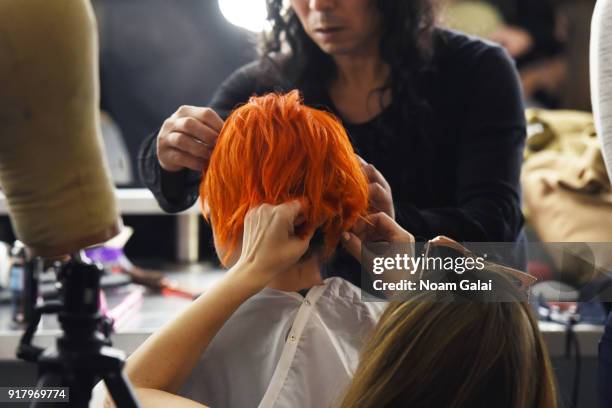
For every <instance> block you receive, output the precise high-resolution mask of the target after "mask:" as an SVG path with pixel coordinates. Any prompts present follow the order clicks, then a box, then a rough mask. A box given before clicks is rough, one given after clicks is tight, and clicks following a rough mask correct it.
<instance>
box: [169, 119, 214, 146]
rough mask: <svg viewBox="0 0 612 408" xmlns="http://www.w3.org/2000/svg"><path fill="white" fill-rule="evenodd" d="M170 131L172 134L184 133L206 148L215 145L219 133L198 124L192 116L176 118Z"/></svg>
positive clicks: (202, 124)
mask: <svg viewBox="0 0 612 408" xmlns="http://www.w3.org/2000/svg"><path fill="white" fill-rule="evenodd" d="M172 130H173V131H174V132H179V133H185V134H187V135H189V136H192V137H193V138H195V139H197V140H199V141H201V142H202V143H204V144H206V145H207V146H214V145H215V144H216V143H217V138H218V136H219V132H218V131H217V130H215V129H213V128H212V127H210V126H208V125H206V124H204V123H202V122H200V121H199V120H197V119H195V118H194V117H192V116H188V117H184V118H178V119H176V120H175V121H174V123H173V126H172Z"/></svg>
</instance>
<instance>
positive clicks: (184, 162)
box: [166, 147, 205, 171]
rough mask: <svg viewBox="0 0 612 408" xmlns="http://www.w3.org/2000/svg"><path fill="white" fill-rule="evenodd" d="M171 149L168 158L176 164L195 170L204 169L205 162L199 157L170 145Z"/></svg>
mask: <svg viewBox="0 0 612 408" xmlns="http://www.w3.org/2000/svg"><path fill="white" fill-rule="evenodd" d="M169 149H170V151H169V152H168V153H167V154H166V157H167V160H168V161H169V162H172V163H173V164H175V165H178V166H181V167H186V168H188V169H191V170H194V171H202V170H203V169H204V165H205V162H204V160H203V159H201V158H199V157H195V156H192V155H191V154H189V153H186V152H184V151H182V150H179V149H175V148H172V147H170V148H169Z"/></svg>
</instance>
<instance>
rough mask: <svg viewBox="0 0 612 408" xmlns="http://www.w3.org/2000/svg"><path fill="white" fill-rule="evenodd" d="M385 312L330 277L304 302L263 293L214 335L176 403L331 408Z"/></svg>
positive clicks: (289, 295)
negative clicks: (192, 402)
mask: <svg viewBox="0 0 612 408" xmlns="http://www.w3.org/2000/svg"><path fill="white" fill-rule="evenodd" d="M385 307H386V304H385V303H370V302H363V301H362V300H361V289H359V288H358V287H356V286H354V285H352V284H351V283H349V282H347V281H345V280H344V279H341V278H337V277H334V278H329V279H326V280H325V281H324V283H323V284H322V285H320V286H315V287H313V288H311V289H310V291H309V292H308V294H307V295H306V297H305V298H304V297H303V296H301V295H300V294H298V293H296V292H283V291H279V290H274V289H269V288H266V289H264V290H263V291H262V292H260V293H258V294H257V295H255V296H253V297H252V298H250V299H249V300H247V301H246V302H245V303H244V304H243V305H241V306H240V308H238V310H237V311H236V312H235V313H234V314H233V315H232V317H231V318H230V319H229V320H228V321H227V322H226V323H225V325H224V326H223V327H222V328H221V330H220V331H219V333H218V334H217V335H216V336H215V338H214V339H213V340H212V342H211V343H210V345H209V346H208V348H207V350H206V351H205V352H204V354H203V355H202V358H201V360H200V362H199V363H198V365H197V366H196V368H195V369H194V371H193V372H192V373H191V376H190V378H189V379H188V380H187V383H186V384H185V386H184V387H183V390H182V392H181V395H183V396H185V397H187V398H190V399H193V400H195V401H198V402H201V403H203V404H206V405H208V406H210V407H212V408H225V407H228V408H248V407H261V408H268V407H291V408H294V407H295V408H298V407H316V408H324V407H333V406H337V405H338V404H339V403H340V401H341V399H342V396H343V393H344V390H345V388H346V386H347V385H348V383H349V382H350V380H351V378H352V376H353V374H354V372H355V369H356V368H357V364H358V361H359V353H360V350H361V348H362V346H363V344H364V342H365V340H367V338H368V336H369V335H370V334H371V332H372V329H373V328H374V326H375V325H376V322H377V321H378V319H379V317H380V314H381V313H382V311H383V310H384V308H385Z"/></svg>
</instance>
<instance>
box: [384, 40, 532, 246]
mask: <svg viewBox="0 0 612 408" xmlns="http://www.w3.org/2000/svg"><path fill="white" fill-rule="evenodd" d="M464 93H465V104H466V108H465V118H464V121H463V123H462V124H457V126H459V127H460V128H459V129H460V130H459V134H460V138H459V141H458V145H457V166H456V168H455V169H454V171H452V172H449V174H448V177H449V178H451V179H453V180H455V183H456V188H455V194H456V205H454V206H448V207H441V208H417V207H415V206H414V205H412V204H411V203H406V202H399V203H396V206H395V210H396V219H397V220H398V222H399V224H400V225H402V227H404V228H405V229H407V230H408V231H410V232H411V233H412V234H414V235H415V236H416V237H419V238H420V237H423V238H426V239H431V238H433V237H435V236H438V235H446V236H449V237H451V238H453V239H455V240H457V241H464V242H512V241H515V240H516V239H517V237H518V235H519V233H520V231H521V228H522V225H523V218H522V213H521V199H520V197H521V191H520V182H519V177H520V172H521V164H522V159H523V149H524V143H525V133H526V132H525V114H524V110H523V103H522V95H521V87H520V82H519V79H518V75H517V73H516V69H515V67H514V64H513V63H512V62H511V60H510V59H509V58H508V56H507V54H506V53H505V52H503V51H502V50H501V49H500V48H492V49H489V50H487V51H486V52H485V53H484V55H482V56H480V58H479V61H478V65H477V67H476V69H475V70H474V72H473V73H472V77H471V78H469V80H466V83H465V91H464Z"/></svg>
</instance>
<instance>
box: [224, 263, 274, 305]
mask: <svg viewBox="0 0 612 408" xmlns="http://www.w3.org/2000/svg"><path fill="white" fill-rule="evenodd" d="M262 272H265V271H262V270H261V267H260V266H259V265H257V264H256V263H254V262H250V261H245V260H239V261H238V262H236V264H234V266H232V267H231V268H230V269H229V270H228V271H227V279H228V281H229V282H231V285H232V287H233V288H234V289H235V290H238V291H239V292H240V293H243V294H245V295H248V296H252V295H254V294H256V293H258V292H260V291H261V290H262V289H263V288H265V287H266V285H267V284H268V282H266V281H265V279H262V277H263V276H264V275H263V273H262Z"/></svg>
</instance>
